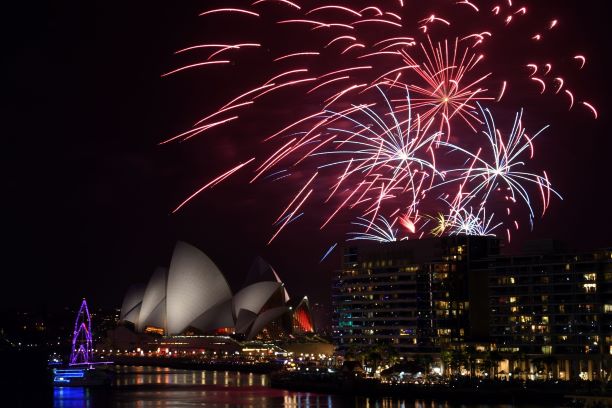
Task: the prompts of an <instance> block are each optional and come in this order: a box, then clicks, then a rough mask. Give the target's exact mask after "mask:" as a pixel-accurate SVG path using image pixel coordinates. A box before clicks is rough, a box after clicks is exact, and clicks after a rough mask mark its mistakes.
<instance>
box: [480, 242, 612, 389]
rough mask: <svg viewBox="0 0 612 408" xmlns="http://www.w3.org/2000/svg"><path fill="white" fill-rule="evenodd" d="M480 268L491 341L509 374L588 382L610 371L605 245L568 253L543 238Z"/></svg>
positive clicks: (611, 311)
mask: <svg viewBox="0 0 612 408" xmlns="http://www.w3.org/2000/svg"><path fill="white" fill-rule="evenodd" d="M487 268H488V270H489V290H490V294H489V305H490V310H491V317H490V335H491V340H492V341H493V342H494V343H495V344H496V345H497V348H498V350H499V351H500V352H502V353H503V354H504V355H505V356H506V357H508V358H509V360H510V361H512V363H513V364H510V365H511V366H508V370H509V371H510V372H515V373H520V372H529V373H533V372H538V371H545V372H546V376H548V377H550V378H559V379H574V378H576V377H578V376H580V377H581V378H583V379H589V380H591V379H599V378H600V377H601V375H602V373H603V372H604V371H608V372H609V371H610V370H609V369H610V367H609V362H610V354H611V353H612V349H611V345H612V341H611V340H612V326H611V324H612V321H611V317H612V296H611V295H612V290H611V289H612V249H607V250H600V251H591V252H584V253H570V252H567V251H564V250H563V249H562V248H561V247H560V246H559V245H556V244H554V243H553V242H550V241H544V242H540V243H539V245H532V246H531V248H528V249H527V250H526V251H524V253H523V254H522V255H516V256H498V257H493V258H491V259H490V261H489V264H488V266H487ZM534 365H536V367H534ZM538 365H545V366H546V367H544V369H542V367H537V366H538Z"/></svg>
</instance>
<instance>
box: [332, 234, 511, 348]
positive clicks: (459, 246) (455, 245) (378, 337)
mask: <svg viewBox="0 0 612 408" xmlns="http://www.w3.org/2000/svg"><path fill="white" fill-rule="evenodd" d="M498 253H499V242H498V240H497V239H495V238H490V237H476V236H452V237H442V238H431V239H423V240H411V241H398V242H389V243H365V244H359V245H354V246H347V247H346V248H345V249H344V252H343V264H342V269H340V270H339V271H337V272H336V273H335V274H334V277H333V289H332V306H333V315H332V331H333V337H334V340H335V341H336V343H337V344H338V345H339V347H340V349H347V348H349V347H350V346H351V345H374V344H390V345H393V346H394V347H395V348H396V350H397V351H398V352H400V353H402V354H406V353H412V352H416V353H419V352H439V351H440V350H441V349H443V348H444V347H446V345H448V344H451V343H461V342H465V341H476V340H486V339H487V338H488V331H489V327H488V296H487V293H488V292H487V286H488V275H487V270H486V268H483V267H482V262H483V260H486V259H487V258H488V257H490V256H493V255H497V254H498Z"/></svg>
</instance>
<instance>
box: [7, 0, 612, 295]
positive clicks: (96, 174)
mask: <svg viewBox="0 0 612 408" xmlns="http://www.w3.org/2000/svg"><path fill="white" fill-rule="evenodd" d="M552 4H553V3H552V2H551V3H550V6H551V13H553V12H558V14H559V17H560V19H561V21H562V23H563V24H567V25H569V26H570V27H573V28H575V29H576V31H575V32H576V33H577V34H575V35H576V37H580V38H576V39H575V40H574V41H575V42H576V43H578V44H579V45H580V46H581V47H583V48H584V49H585V53H587V54H588V55H589V64H588V65H587V68H585V69H588V70H589V71H588V73H589V75H588V77H587V78H588V79H586V78H585V79H586V80H584V81H583V83H582V84H581V85H580V86H581V87H582V88H584V89H585V92H586V91H588V92H589V93H590V98H592V99H593V100H595V101H596V102H597V103H598V108H599V111H600V117H599V119H598V120H597V121H593V120H592V119H591V118H590V117H589V116H588V115H586V114H584V112H572V114H571V115H565V107H564V105H561V104H560V105H555V104H554V103H551V104H550V105H546V106H539V105H538V104H537V103H538V102H534V101H527V103H526V106H525V108H526V109H527V111H528V114H529V116H530V117H535V121H534V122H533V126H530V127H531V128H534V129H535V128H538V129H539V128H540V127H541V126H543V125H545V124H548V123H551V125H552V126H551V129H549V130H548V131H547V135H546V140H545V141H543V145H544V146H543V147H542V146H541V147H540V150H539V152H538V154H539V155H540V156H539V159H540V160H541V161H542V164H543V166H544V167H545V168H548V169H551V170H552V171H554V175H555V177H554V181H555V185H556V186H557V187H558V189H559V191H561V192H562V194H563V197H564V201H563V202H560V201H557V202H555V203H554V205H553V206H551V208H550V210H549V214H548V215H547V217H546V218H544V219H543V220H540V221H539V222H538V223H537V225H536V226H535V230H534V232H533V233H525V232H523V231H522V230H521V231H520V232H518V233H517V234H516V235H515V238H513V244H512V246H510V247H509V250H520V246H521V245H522V243H524V242H525V241H527V240H529V239H538V238H559V239H562V240H565V241H568V242H569V244H570V246H571V247H578V248H590V247H604V246H609V245H610V243H611V241H612V240H610V239H609V238H608V231H609V228H610V226H612V225H611V224H612V223H611V221H610V215H609V212H606V210H607V208H608V205H607V202H608V201H609V199H610V196H611V193H610V191H609V189H608V188H607V184H609V181H608V178H609V175H610V171H609V170H608V168H607V166H606V159H607V155H608V152H609V151H610V147H612V144H611V141H610V137H609V135H607V132H606V129H607V127H608V126H609V123H610V121H609V117H608V115H607V110H608V102H607V101H606V98H605V95H606V94H607V93H608V90H609V89H610V81H609V79H608V78H607V77H606V74H605V73H606V70H607V67H609V52H608V51H609V45H608V44H606V43H605V40H604V39H605V29H604V25H603V24H602V21H603V19H604V17H603V16H601V15H599V14H598V13H596V12H595V10H593V9H588V8H584V7H582V6H580V4H579V3H578V2H567V4H564V5H563V6H559V5H557V4H555V5H554V6H552ZM15 7H17V8H16V9H15V13H16V14H17V15H21V16H25V15H27V16H29V20H30V22H29V23H28V24H27V25H26V26H23V27H17V26H12V28H14V29H15V30H16V32H17V33H19V34H21V35H16V36H14V37H15V38H16V39H15V43H14V44H13V45H12V47H13V48H11V52H12V54H14V56H15V58H14V60H13V61H12V63H11V64H10V65H9V67H8V74H9V77H10V78H12V79H13V84H12V86H11V87H10V88H9V89H10V91H9V95H10V99H11V103H10V104H7V105H6V106H5V107H6V108H7V111H8V112H9V113H10V114H11V116H12V117H13V118H12V119H13V120H12V121H10V122H9V132H8V134H10V135H11V137H10V141H9V143H10V144H9V155H10V159H9V163H8V167H9V169H12V172H14V173H15V174H14V175H13V176H9V177H10V180H9V183H8V185H9V193H10V194H8V195H7V196H8V197H10V198H11V200H9V202H8V203H7V208H6V210H5V211H6V213H7V214H8V215H7V217H8V218H9V223H8V225H9V231H8V232H9V234H8V236H9V237H11V238H12V239H11V240H10V241H11V242H12V243H11V244H9V246H8V247H7V248H6V250H7V253H8V261H9V262H8V265H7V268H11V269H12V270H14V272H12V273H11V275H12V276H13V279H15V282H16V283H17V287H20V288H26V287H27V288H28V289H30V290H31V291H32V294H31V295H30V296H31V297H33V298H34V299H35V302H37V304H38V305H40V306H43V305H47V306H49V307H58V306H63V305H65V304H73V303H75V299H76V300H78V299H80V298H81V297H83V296H87V297H88V299H90V303H91V304H94V305H100V306H104V307H109V306H113V305H119V304H120V301H121V297H122V295H123V289H124V288H127V286H128V285H129V283H130V282H133V281H139V280H140V281H144V280H145V277H148V276H149V275H150V274H151V273H152V272H153V270H154V268H155V267H156V266H158V265H161V264H167V261H168V260H169V259H170V254H171V251H172V247H173V245H174V242H175V241H176V240H179V239H181V240H185V241H188V242H192V243H194V245H196V246H197V247H199V248H201V249H202V250H204V251H205V252H206V253H208V254H210V256H211V257H212V258H213V259H215V260H217V262H218V263H219V267H220V268H221V269H222V270H223V271H227V274H228V278H229V280H230V284H231V285H232V286H234V287H236V286H237V285H238V284H239V282H241V281H242V279H243V271H246V270H247V269H248V266H249V265H250V263H251V262H252V260H253V259H254V258H255V257H256V256H258V255H261V256H263V257H264V258H265V259H266V260H268V261H269V262H270V263H271V264H273V265H275V267H276V268H277V270H278V271H279V274H280V275H281V276H282V278H283V280H284V281H286V282H287V285H288V287H289V288H300V289H299V290H301V291H303V293H301V292H300V293H292V296H294V297H301V296H302V295H305V294H307V295H309V296H310V297H311V298H312V299H313V300H314V301H325V302H329V300H328V299H329V281H330V272H331V271H333V270H335V269H338V268H339V267H340V252H339V251H336V252H335V253H333V254H332V255H331V256H330V257H329V258H328V259H327V260H325V262H324V263H322V264H320V263H319V260H320V258H321V256H322V255H323V254H324V253H325V251H326V250H327V249H328V248H329V246H330V244H332V243H334V242H339V243H340V244H341V242H342V241H343V240H344V231H343V230H342V228H334V227H332V228H331V229H330V230H328V231H326V232H324V233H320V232H319V231H318V225H319V224H318V223H315V222H314V220H315V219H316V220H318V219H319V218H320V216H319V215H318V214H314V215H313V214H306V215H305V216H304V220H303V221H302V223H301V224H299V225H298V224H296V225H293V226H292V231H291V232H289V233H286V234H284V235H283V237H282V239H281V240H278V241H275V242H273V243H272V244H271V245H269V246H267V245H266V242H267V241H268V239H269V237H270V236H271V235H272V233H273V232H274V230H275V229H274V227H272V226H271V222H270V221H271V220H274V218H276V215H278V208H277V206H271V205H270V204H271V203H276V201H278V202H279V203H285V202H286V201H287V197H288V196H287V195H286V194H285V193H284V192H283V191H282V190H283V189H285V188H286V187H285V186H281V187H279V186H273V185H259V186H254V187H253V186H250V185H248V184H247V183H244V181H248V178H249V175H243V176H239V177H238V179H239V181H242V183H241V182H236V183H231V184H222V185H219V186H218V187H215V191H214V192H213V194H209V195H207V196H205V197H200V198H199V199H197V200H196V201H194V202H193V203H191V204H190V206H188V207H186V208H185V209H184V210H183V211H181V212H180V213H178V214H175V215H171V211H172V209H173V208H175V206H176V204H177V203H180V202H181V201H182V200H183V199H184V198H185V197H186V195H188V194H189V193H190V192H191V191H192V190H193V187H194V186H196V185H198V184H201V183H202V181H204V180H209V179H211V178H212V177H213V176H214V175H216V174H219V173H220V171H219V170H220V169H222V168H224V163H225V160H226V159H229V158H231V159H234V158H236V157H237V155H239V152H238V144H237V143H238V142H237V140H240V139H239V138H238V139H236V138H235V135H232V133H236V132H237V130H241V131H243V132H251V131H252V130H253V126H252V125H244V127H242V128H238V129H233V130H222V131H219V132H217V133H216V134H215V135H214V136H205V137H203V138H200V139H194V140H193V141H190V142H189V143H190V144H189V145H187V144H177V145H168V146H164V147H159V146H157V143H159V142H160V141H162V140H164V139H165V138H167V137H169V136H170V135H172V134H174V133H176V131H177V130H180V129H182V128H183V126H185V125H186V124H189V123H191V122H192V120H193V118H195V117H197V116H198V115H199V114H200V113H201V111H202V107H203V106H207V104H208V103H209V99H210V98H208V97H207V92H210V90H211V88H210V87H211V85H210V84H207V83H206V81H205V80H202V78H207V77H206V75H207V74H206V73H205V72H198V73H196V72H194V73H190V74H188V75H187V77H185V78H183V79H177V80H174V79H172V80H167V79H160V75H161V74H162V73H164V72H167V71H168V69H169V67H172V66H173V64H174V63H175V60H174V59H173V55H172V54H173V53H174V51H176V50H177V49H181V48H182V47H184V46H185V45H189V44H190V43H193V42H195V41H197V40H198V39H200V38H201V37H202V36H203V34H202V29H203V25H202V22H201V20H198V18H197V14H198V13H199V12H202V8H203V5H202V4H198V3H197V2H188V3H183V4H181V7H173V8H171V9H165V8H164V7H162V5H161V4H154V5H151V4H150V3H147V4H146V5H145V4H144V3H142V4H130V5H122V7H119V5H118V4H104V5H102V4H101V3H100V4H95V5H82V4H81V5H76V4H70V5H54V6H52V5H47V6H45V7H44V8H42V9H39V10H36V11H32V10H28V9H27V8H26V7H25V6H15ZM206 8H208V5H206ZM555 8H557V9H556V10H555ZM118 10H120V12H117V11H118ZM92 19H93V20H94V21H95V24H93V25H92V24H90V23H91V21H92ZM584 21H589V23H588V24H585V23H584ZM578 29H579V30H578ZM569 30H570V31H572V32H574V31H573V30H571V29H569ZM41 57H42V58H41ZM38 59H42V61H41V62H37V61H38ZM212 89H213V91H214V92H220V90H219V89H216V88H215V87H214V86H212ZM536 94H537V93H536ZM536 101H537V100H536ZM529 105H535V107H536V109H530V106H529ZM542 105H544V104H542ZM520 107H521V106H519V105H516V106H514V108H517V109H518V108H520ZM561 114H563V115H564V117H562V118H558V117H556V116H560V115H561ZM257 126H260V125H257ZM261 126H263V127H264V130H266V129H273V128H277V127H278V126H276V125H274V124H265V125H261ZM257 141H258V139H257V138H253V140H251V141H250V142H249V143H251V144H253V145H255V144H256V142H257ZM202 152H207V155H206V156H204V155H203V153H202ZM9 174H10V173H7V175H9ZM606 183H607V184H606ZM278 206H281V204H279V205H278ZM272 207H274V208H272ZM32 275H34V276H35V279H36V284H33V283H32V282H31V280H30V279H31V277H32ZM5 287H6V286H5ZM113 288H121V289H120V290H113ZM2 298H3V300H2V302H5V303H4V304H5V305H11V306H14V305H28V304H31V299H28V300H27V301H26V300H25V299H24V297H23V292H22V291H13V290H6V289H5V290H4V291H3V296H2Z"/></svg>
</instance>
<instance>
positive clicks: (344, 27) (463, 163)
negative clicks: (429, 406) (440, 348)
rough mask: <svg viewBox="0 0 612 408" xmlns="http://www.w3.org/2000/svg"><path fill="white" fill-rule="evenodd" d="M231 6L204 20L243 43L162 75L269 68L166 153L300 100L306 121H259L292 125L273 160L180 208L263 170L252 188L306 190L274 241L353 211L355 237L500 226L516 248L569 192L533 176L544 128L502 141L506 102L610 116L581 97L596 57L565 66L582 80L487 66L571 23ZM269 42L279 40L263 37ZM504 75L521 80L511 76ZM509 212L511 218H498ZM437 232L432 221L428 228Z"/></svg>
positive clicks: (509, 7)
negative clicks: (517, 235)
mask: <svg viewBox="0 0 612 408" xmlns="http://www.w3.org/2000/svg"><path fill="white" fill-rule="evenodd" d="M227 3H228V4H226V5H227V7H224V8H218V9H209V10H204V11H202V12H201V13H200V14H199V15H200V18H203V19H207V21H214V19H218V18H222V21H223V27H225V28H226V29H227V30H228V31H232V32H234V34H235V33H236V32H237V33H240V34H241V35H244V36H246V38H244V39H242V40H241V41H216V42H214V43H212V42H211V43H202V44H195V45H191V46H189V47H186V48H183V49H181V50H178V51H177V54H180V55H181V56H183V57H188V58H192V59H191V60H190V62H189V63H187V64H185V65H183V66H179V67H177V68H174V69H170V70H168V72H167V73H165V74H163V75H162V76H172V75H181V74H182V73H183V72H185V71H193V70H213V69H216V70H225V71H224V72H226V73H227V72H229V70H231V69H233V68H232V67H233V66H234V64H237V63H241V64H243V65H244V64H247V65H248V64H249V63H250V62H249V61H253V58H259V60H257V61H258V63H261V60H265V61H266V64H265V68H262V69H260V70H257V71H254V72H253V77H254V78H253V79H252V83H251V86H249V87H246V88H244V89H241V90H240V91H238V92H236V94H231V95H229V96H228V97H227V98H226V99H225V100H224V101H220V103H219V107H218V109H216V110H214V111H212V112H207V113H206V114H205V115H203V118H200V119H198V120H197V122H196V123H195V124H194V126H193V127H192V128H191V129H189V130H187V131H184V132H181V133H179V134H178V135H175V136H173V137H170V138H168V139H167V140H165V141H163V142H162V144H163V143H169V142H173V141H184V140H188V139H190V138H193V137H195V136H198V135H201V134H203V133H205V132H209V131H211V130H212V129H215V128H218V127H221V126H224V127H225V126H235V125H236V124H237V123H239V122H240V118H241V116H243V115H244V114H245V112H247V110H254V109H258V106H259V105H260V104H261V102H262V100H263V99H264V98H266V101H267V103H274V102H278V103H280V104H282V105H281V106H285V107H286V105H287V97H286V95H292V97H291V106H292V107H293V108H294V109H292V111H293V112H301V113H298V114H297V115H296V116H291V114H287V115H280V116H276V117H274V118H270V117H267V118H262V119H261V120H266V121H270V120H273V121H274V122H275V123H279V126H278V128H279V129H280V130H279V131H277V132H275V133H273V134H266V135H258V136H259V137H261V140H263V141H264V142H265V144H266V146H268V148H269V150H268V151H269V153H268V154H267V155H266V156H265V157H250V158H248V159H246V160H242V161H241V162H240V163H239V164H235V163H234V164H231V165H228V166H227V167H226V168H230V170H226V171H225V173H222V174H221V176H219V177H217V178H215V179H213V180H212V181H210V182H208V183H205V184H204V186H203V187H201V188H199V189H197V191H196V192H195V193H194V194H192V195H191V196H189V197H188V198H187V199H186V200H185V201H184V202H182V203H181V204H180V205H179V206H178V207H177V208H176V210H175V211H177V210H179V209H180V208H181V207H183V206H184V205H186V204H187V203H189V202H190V201H191V200H193V199H194V198H195V197H197V195H198V194H200V193H201V192H202V191H204V190H207V189H209V188H212V187H214V186H215V185H216V184H218V183H220V182H222V181H224V180H226V179H227V178H228V177H230V176H231V175H233V174H234V173H235V172H237V171H245V170H244V169H246V168H249V167H251V168H253V167H254V174H253V177H252V179H251V183H255V182H258V181H263V180H281V179H282V180H283V181H284V182H289V186H290V190H292V191H294V193H293V195H291V196H290V197H288V198H287V203H286V205H285V206H284V207H282V208H280V209H279V216H278V217H277V219H276V220H274V221H273V222H272V224H273V226H274V227H275V231H274V232H273V234H272V236H271V239H270V241H269V243H270V242H272V241H273V240H274V239H275V238H276V237H277V236H279V234H280V233H281V232H282V231H283V230H284V229H285V228H286V227H287V226H288V225H289V224H291V223H293V222H295V221H296V220H298V219H300V217H301V216H302V214H303V213H304V212H306V211H308V210H309V209H311V208H313V207H315V206H319V207H318V209H317V212H318V213H323V214H325V215H324V217H323V218H322V220H321V225H320V228H321V229H323V228H325V227H326V226H328V225H329V224H330V223H331V222H334V221H338V222H342V221H340V219H344V218H346V217H345V216H344V215H343V214H345V215H347V216H349V217H353V219H355V220H356V221H353V222H352V223H350V225H352V228H359V229H361V231H359V232H349V236H348V237H349V238H348V239H370V240H375V241H392V240H400V239H414V238H420V237H423V236H426V235H433V236H441V235H444V234H451V235H453V234H470V235H491V234H493V233H495V232H496V231H498V230H501V229H502V227H505V229H506V234H507V236H508V238H510V230H511V229H518V228H519V225H520V221H519V219H520V218H521V215H520V214H521V210H520V208H521V207H524V208H525V209H526V210H524V211H523V213H524V212H525V211H526V212H527V213H528V219H529V224H530V225H533V222H534V219H535V217H536V210H535V208H534V201H535V199H534V198H533V197H534V196H535V195H537V196H538V197H540V199H541V202H542V206H541V207H542V211H541V213H540V214H541V215H542V216H543V215H544V213H545V212H546V209H547V208H548V207H549V205H550V201H551V197H553V196H557V197H559V198H560V195H559V193H558V192H557V191H555V190H554V189H553V187H552V183H551V181H550V180H549V177H548V174H547V172H546V171H540V172H537V173H534V172H532V171H531V170H530V169H529V167H530V166H532V165H533V163H534V157H535V139H536V137H538V135H540V132H541V131H540V132H537V133H535V134H534V135H529V134H528V133H527V131H526V129H525V127H524V126H523V120H522V117H523V113H522V111H520V112H519V113H518V114H517V115H516V117H515V120H514V123H513V126H511V129H509V130H508V131H505V132H504V131H502V130H500V129H498V127H497V126H496V124H495V121H494V119H493V113H492V110H494V109H495V108H496V106H497V105H499V104H501V103H503V101H504V100H505V99H507V97H508V95H509V94H513V95H516V94H519V95H520V96H523V95H529V96H532V95H533V96H536V95H540V94H541V95H542V98H544V97H547V98H553V99H554V100H555V101H557V100H558V101H559V102H561V103H563V104H566V103H567V107H568V108H569V109H570V110H571V109H574V108H576V109H577V108H579V107H581V108H582V109H584V110H585V111H586V112H588V113H589V114H591V115H592V116H593V117H594V118H595V119H597V117H598V112H597V108H596V106H595V105H594V104H593V103H592V102H589V101H584V100H582V99H581V98H580V96H578V93H577V92H575V90H572V89H571V88H569V85H570V83H571V82H572V81H571V79H572V78H573V76H575V75H576V74H577V72H578V71H581V70H583V69H585V66H587V57H586V56H585V55H582V54H580V53H572V54H570V55H569V56H568V57H567V59H568V60H569V61H571V63H572V66H574V70H575V71H576V72H567V71H562V70H560V69H558V68H557V67H559V66H563V64H557V61H545V62H542V61H535V60H534V58H533V56H531V55H521V54H520V52H517V53H516V55H512V58H510V57H508V58H507V59H506V60H505V61H504V64H505V65H508V66H507V67H506V66H504V68H506V69H505V70H500V69H499V65H500V64H498V63H495V61H489V60H488V57H487V54H488V52H489V51H492V50H493V51H495V50H496V48H495V47H496V43H497V42H498V41H503V39H504V38H507V37H509V36H510V37H511V38H512V41H513V43H515V44H523V43H529V44H532V43H533V42H540V43H546V42H548V41H551V40H553V39H554V35H555V32H556V31H557V30H559V29H560V27H561V26H562V24H561V21H560V20H558V19H556V18H551V19H549V20H545V21H540V22H535V23H534V24H533V25H532V26H530V28H528V29H525V28H521V29H520V30H519V29H516V28H515V27H516V26H517V25H518V24H517V22H518V21H521V22H522V24H523V27H524V25H525V24H526V23H525V22H526V21H527V20H526V16H527V15H528V14H529V13H528V10H529V8H528V7H526V6H525V5H524V4H518V2H514V4H513V2H511V1H507V2H500V3H499V4H496V5H494V6H492V7H489V6H486V5H484V4H483V2H476V1H465V0H464V1H456V2H442V1H433V2H431V6H432V8H433V9H434V13H432V12H431V9H430V10H428V11H427V13H425V11H419V9H418V7H417V6H416V5H411V6H413V7H411V8H410V10H408V8H407V7H405V3H407V2H405V1H398V2H378V3H375V4H373V5H368V6H362V7H358V6H351V7H349V6H346V5H341V4H329V3H327V2H314V4H313V2H309V3H308V5H307V4H306V3H305V2H301V1H298V0H295V1H287V0H257V1H254V2H250V3H249V2H244V1H230V2H227ZM357 3H359V4H360V2H357ZM351 4H353V3H352V2H351ZM429 4H430V3H429V2H428V5H429ZM246 20H248V21H249V22H250V24H249V26H248V27H247V26H245V25H244V22H245V21H246ZM227 22H233V24H235V25H234V26H232V25H231V24H232V23H229V24H230V25H228V23H227ZM470 22H472V23H473V22H478V23H479V24H482V26H479V27H474V26H472V25H471V23H470ZM531 23H533V21H531ZM251 27H252V29H251ZM483 28H486V30H483ZM262 32H265V33H266V34H268V35H266V36H264V37H266V38H267V39H265V40H262V39H261V36H260V35H257V34H258V33H262ZM228 34H229V33H228ZM231 37H232V38H236V35H232V36H231ZM228 38H229V36H228ZM287 38H300V41H290V40H286V39H287ZM516 48H517V49H519V50H520V51H525V53H526V52H527V50H528V49H529V47H523V48H521V47H519V46H518V45H517V46H516ZM254 56H257V57H254ZM500 71H504V72H515V73H519V74H515V75H513V76H512V77H507V76H506V75H507V74H506V73H500ZM259 76H260V77H259ZM212 77H213V75H212V74H210V75H209V76H207V77H206V78H212ZM534 85H535V86H534ZM232 92H233V91H232ZM281 93H282V95H284V96H283V97H282V98H280V97H279V98H277V99H278V101H277V100H276V97H277V95H280V94H281ZM227 101H229V102H227ZM480 104H485V105H486V106H487V107H485V108H481V107H480ZM250 156H252V154H250ZM294 170H299V171H296V172H295V173H299V174H300V175H302V177H303V178H302V179H299V177H298V176H297V175H294V174H293V171H294ZM502 207H503V210H502V211H500V210H499V209H500V208H502ZM500 212H501V213H502V214H503V217H501V216H499V215H498V216H496V215H495V214H496V213H497V214H500ZM428 214H437V215H436V216H431V215H428ZM430 223H431V224H435V225H434V227H433V229H430V230H427V229H426V228H425V226H426V225H427V224H430ZM331 250H333V248H331V249H330V250H329V251H328V252H327V253H326V254H325V256H324V257H323V259H324V258H325V257H327V255H329V252H330V251H331Z"/></svg>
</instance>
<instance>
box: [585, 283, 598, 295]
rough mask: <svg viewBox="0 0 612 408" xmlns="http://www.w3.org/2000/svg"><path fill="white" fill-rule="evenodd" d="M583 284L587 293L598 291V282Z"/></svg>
mask: <svg viewBox="0 0 612 408" xmlns="http://www.w3.org/2000/svg"><path fill="white" fill-rule="evenodd" d="M582 286H583V287H584V291H585V292H586V293H595V292H597V284H596V283H585V284H583V285H582Z"/></svg>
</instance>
